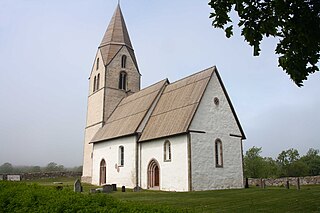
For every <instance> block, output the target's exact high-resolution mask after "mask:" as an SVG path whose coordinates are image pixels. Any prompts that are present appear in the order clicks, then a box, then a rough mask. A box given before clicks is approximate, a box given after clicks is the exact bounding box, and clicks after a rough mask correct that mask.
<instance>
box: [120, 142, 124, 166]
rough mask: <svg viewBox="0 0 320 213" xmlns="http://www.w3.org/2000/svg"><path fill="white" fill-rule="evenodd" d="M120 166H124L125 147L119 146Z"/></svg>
mask: <svg viewBox="0 0 320 213" xmlns="http://www.w3.org/2000/svg"><path fill="white" fill-rule="evenodd" d="M119 166H124V147H123V146H119Z"/></svg>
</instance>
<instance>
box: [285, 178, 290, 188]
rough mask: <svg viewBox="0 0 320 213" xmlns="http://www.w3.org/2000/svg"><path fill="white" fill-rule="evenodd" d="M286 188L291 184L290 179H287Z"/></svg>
mask: <svg viewBox="0 0 320 213" xmlns="http://www.w3.org/2000/svg"><path fill="white" fill-rule="evenodd" d="M286 188H287V189H289V188H290V184H289V181H288V180H287V183H286Z"/></svg>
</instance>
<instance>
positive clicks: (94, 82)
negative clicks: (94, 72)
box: [93, 76, 97, 92]
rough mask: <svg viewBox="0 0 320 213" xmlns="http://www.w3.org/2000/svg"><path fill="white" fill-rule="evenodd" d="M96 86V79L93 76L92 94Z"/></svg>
mask: <svg viewBox="0 0 320 213" xmlns="http://www.w3.org/2000/svg"><path fill="white" fill-rule="evenodd" d="M96 86H97V77H96V76H94V79H93V92H94V91H96Z"/></svg>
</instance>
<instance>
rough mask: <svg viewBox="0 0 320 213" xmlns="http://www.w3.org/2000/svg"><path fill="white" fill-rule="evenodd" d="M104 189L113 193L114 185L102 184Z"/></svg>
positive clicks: (105, 191)
mask: <svg viewBox="0 0 320 213" xmlns="http://www.w3.org/2000/svg"><path fill="white" fill-rule="evenodd" d="M102 189H103V190H102V191H103V192H104V193H111V192H112V191H113V187H112V185H111V184H106V185H103V186H102Z"/></svg>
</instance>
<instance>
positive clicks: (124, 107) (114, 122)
mask: <svg viewBox="0 0 320 213" xmlns="http://www.w3.org/2000/svg"><path fill="white" fill-rule="evenodd" d="M166 83H167V80H162V81H160V82H158V83H156V84H154V85H152V86H149V87H147V88H145V89H143V90H140V91H139V92H136V93H134V94H132V95H130V96H128V97H126V98H124V99H122V100H121V102H120V103H119V105H118V106H117V108H116V109H115V111H114V112H113V113H112V114H111V116H110V118H109V119H108V120H107V122H106V123H105V125H104V126H103V127H102V128H100V129H99V130H98V132H97V133H96V135H95V136H94V137H93V139H92V140H91V142H99V141H103V140H108V139H112V138H117V137H121V136H125V135H131V134H134V133H136V131H137V129H138V127H139V125H140V124H141V122H142V121H143V119H144V117H145V116H146V114H147V112H148V110H149V109H150V108H151V105H152V103H153V102H154V101H155V99H156V97H157V96H158V95H159V93H160V92H161V90H162V88H163V87H164V86H165V85H166Z"/></svg>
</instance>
